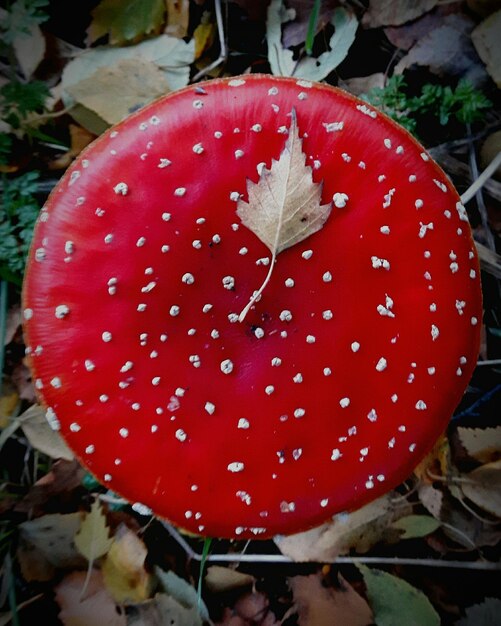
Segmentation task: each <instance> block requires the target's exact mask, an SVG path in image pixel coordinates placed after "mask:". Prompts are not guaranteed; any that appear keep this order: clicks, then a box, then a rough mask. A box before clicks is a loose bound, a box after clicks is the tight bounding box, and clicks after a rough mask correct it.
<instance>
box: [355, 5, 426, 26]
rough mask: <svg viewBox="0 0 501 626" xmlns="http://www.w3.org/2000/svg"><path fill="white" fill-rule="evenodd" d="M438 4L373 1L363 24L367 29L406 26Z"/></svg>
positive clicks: (365, 14)
mask: <svg viewBox="0 0 501 626" xmlns="http://www.w3.org/2000/svg"><path fill="white" fill-rule="evenodd" d="M437 3H438V0H414V2H408V0H371V1H370V4H369V10H368V11H367V12H366V13H364V17H363V19H362V24H363V25H364V26H365V27H366V28H377V27H378V26H389V25H393V26H397V25H398V24H405V23H406V22H410V21H411V20H415V19H416V18H417V17H419V16H420V15H423V14H424V13H427V12H428V11H431V9H433V7H434V6H435V5H436V4H437Z"/></svg>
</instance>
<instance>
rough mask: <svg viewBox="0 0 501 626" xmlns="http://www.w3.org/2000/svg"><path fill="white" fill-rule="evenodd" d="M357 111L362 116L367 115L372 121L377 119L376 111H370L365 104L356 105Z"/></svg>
mask: <svg viewBox="0 0 501 626" xmlns="http://www.w3.org/2000/svg"><path fill="white" fill-rule="evenodd" d="M357 109H358V110H359V111H360V112H361V113H363V114H364V115H368V116H369V117H372V118H373V119H375V118H376V117H377V113H376V111H373V110H372V109H370V108H369V107H368V106H367V105H366V104H357Z"/></svg>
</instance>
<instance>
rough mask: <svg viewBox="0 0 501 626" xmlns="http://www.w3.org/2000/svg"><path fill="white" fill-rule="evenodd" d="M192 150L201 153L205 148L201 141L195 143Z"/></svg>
mask: <svg viewBox="0 0 501 626" xmlns="http://www.w3.org/2000/svg"><path fill="white" fill-rule="evenodd" d="M192 150H193V152H194V153H195V154H202V153H203V152H204V151H205V150H204V147H203V145H202V144H201V143H196V144H195V145H194V146H193V148H192Z"/></svg>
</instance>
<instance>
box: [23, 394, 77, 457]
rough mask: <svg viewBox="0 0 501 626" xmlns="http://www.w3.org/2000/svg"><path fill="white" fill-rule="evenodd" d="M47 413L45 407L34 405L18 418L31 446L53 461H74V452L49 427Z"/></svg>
mask: <svg viewBox="0 0 501 626" xmlns="http://www.w3.org/2000/svg"><path fill="white" fill-rule="evenodd" d="M45 413H46V409H45V408H44V407H42V406H40V405H39V404H34V405H32V406H30V407H29V408H28V409H27V410H26V411H25V412H24V413H23V414H22V415H20V416H19V418H18V419H19V421H20V422H21V428H22V429H23V432H24V434H25V436H26V438H27V439H28V441H29V442H30V445H32V446H33V448H35V450H39V451H40V452H43V453H44V454H47V455H48V456H50V457H51V458H53V459H65V460H67V461H71V460H73V458H74V454H73V452H72V451H71V450H70V449H69V448H68V445H67V444H66V442H65V441H64V439H63V438H62V437H61V435H60V434H59V433H58V432H57V431H55V430H53V429H52V428H51V427H50V426H49V424H48V422H47V419H46V417H45Z"/></svg>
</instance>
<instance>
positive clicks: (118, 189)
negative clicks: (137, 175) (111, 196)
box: [113, 183, 129, 196]
mask: <svg viewBox="0 0 501 626" xmlns="http://www.w3.org/2000/svg"><path fill="white" fill-rule="evenodd" d="M113 191H114V192H115V193H116V194H117V195H118V196H126V195H127V194H128V193H129V186H128V185H127V183H118V184H117V185H115V186H114V187H113Z"/></svg>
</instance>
